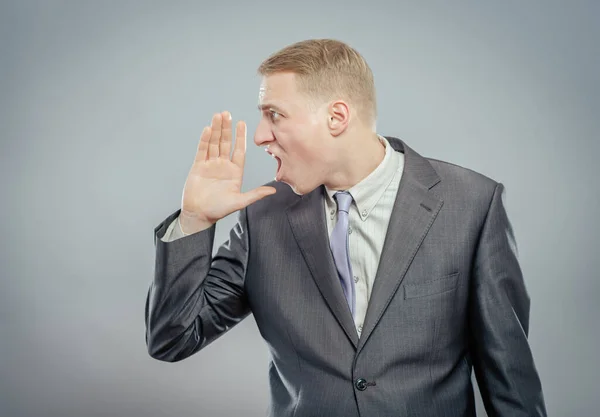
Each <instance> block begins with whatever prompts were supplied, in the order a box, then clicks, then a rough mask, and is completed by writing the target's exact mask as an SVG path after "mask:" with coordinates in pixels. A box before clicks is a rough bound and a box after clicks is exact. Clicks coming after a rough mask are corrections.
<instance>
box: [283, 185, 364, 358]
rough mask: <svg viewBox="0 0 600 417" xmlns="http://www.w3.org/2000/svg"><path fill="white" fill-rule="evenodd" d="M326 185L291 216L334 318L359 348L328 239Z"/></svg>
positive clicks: (292, 210) (298, 204)
mask: <svg viewBox="0 0 600 417" xmlns="http://www.w3.org/2000/svg"><path fill="white" fill-rule="evenodd" d="M323 192H324V188H323V186H321V187H319V188H317V189H316V190H314V191H312V192H311V193H309V194H306V195H305V196H303V197H302V198H301V199H300V200H299V201H298V202H296V203H295V204H292V205H291V206H290V207H288V209H287V210H286V211H287V216H288V220H289V222H290V225H291V228H292V232H293V234H294V237H295V239H296V242H297V243H298V246H299V247H300V251H301V252H302V256H303V257H304V260H305V261H306V263H307V265H308V268H309V269H310V272H311V274H312V277H313V278H314V280H315V282H316V284H317V286H318V287H319V291H320V292H321V294H322V295H323V298H324V299H325V301H326V302H327V305H328V306H329V308H330V309H331V311H332V313H333V315H334V316H335V318H336V319H337V321H338V322H339V323H340V326H341V327H342V329H344V332H345V333H346V335H347V336H348V338H349V339H350V341H351V342H352V344H353V345H354V347H355V348H356V347H357V345H358V334H357V333H356V329H355V327H354V321H353V319H352V315H351V313H350V309H349V308H348V304H347V302H346V299H345V298H344V293H343V292H342V286H341V285H340V282H339V279H338V274H337V270H336V268H335V263H334V261H333V256H332V255H331V249H330V248H329V237H328V236H327V224H326V223H325V211H324V207H323V198H324V195H323Z"/></svg>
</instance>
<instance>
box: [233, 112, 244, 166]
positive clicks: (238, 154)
mask: <svg viewBox="0 0 600 417" xmlns="http://www.w3.org/2000/svg"><path fill="white" fill-rule="evenodd" d="M245 159H246V123H244V122H242V121H241V120H240V121H239V122H237V124H236V126H235V148H234V149H233V155H232V156H231V161H232V162H233V163H234V164H236V165H237V166H239V167H240V168H241V169H242V170H243V169H244V160H245Z"/></svg>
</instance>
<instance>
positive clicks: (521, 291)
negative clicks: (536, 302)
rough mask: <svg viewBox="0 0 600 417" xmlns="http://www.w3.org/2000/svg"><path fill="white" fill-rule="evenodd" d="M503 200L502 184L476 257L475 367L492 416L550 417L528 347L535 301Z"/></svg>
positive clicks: (472, 318) (472, 321)
mask: <svg viewBox="0 0 600 417" xmlns="http://www.w3.org/2000/svg"><path fill="white" fill-rule="evenodd" d="M504 196H505V189H504V186H503V185H502V184H497V185H496V189H495V190H494V194H493V197H492V200H491V203H490V206H489V209H488V213H487V216H486V219H485V222H484V224H483V228H482V231H481V235H480V238H479V243H478V247H477V253H476V256H475V263H474V270H473V281H472V292H471V305H470V326H471V342H472V349H471V352H472V359H473V367H474V371H475V375H476V378H477V383H478V385H479V388H480V392H481V397H482V399H483V402H484V405H485V409H486V411H487V414H488V416H490V417H504V416H511V417H512V416H546V408H545V405H544V397H543V393H542V386H541V382H540V378H539V376H538V373H537V371H536V368H535V364H534V360H533V356H532V352H531V349H530V346H529V343H528V332H529V308H530V298H529V295H528V293H527V290H526V287H525V283H524V280H523V275H522V272H521V268H520V266H519V263H518V260H517V250H516V244H515V239H514V234H513V230H512V226H511V224H510V222H509V220H508V217H507V214H506V210H505V208H504V204H503V199H504Z"/></svg>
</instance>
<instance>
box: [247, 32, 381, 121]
mask: <svg viewBox="0 0 600 417" xmlns="http://www.w3.org/2000/svg"><path fill="white" fill-rule="evenodd" d="M278 72H292V73H294V74H296V80H297V81H298V89H299V90H300V91H301V92H303V93H305V94H307V95H308V96H309V97H310V98H312V99H316V100H321V102H324V101H327V100H333V99H344V100H347V101H348V102H350V103H352V104H354V105H355V106H356V107H357V108H358V112H357V113H358V117H359V118H360V119H362V120H363V122H365V123H366V124H367V125H374V124H375V119H376V117H377V104H376V97H375V82H374V79H373V73H372V71H371V68H369V65H368V64H367V62H366V61H365V59H364V58H363V57H362V55H361V54H359V53H358V52H357V51H356V50H355V49H353V48H351V47H350V46H349V45H347V44H345V43H343V42H340V41H337V40H333V39H310V40H305V41H300V42H297V43H294V44H292V45H289V46H286V47H285V48H283V49H281V50H279V51H278V52H275V53H274V54H272V55H271V56H270V57H268V58H267V59H266V60H265V61H263V62H262V64H260V66H259V67H258V73H259V74H260V75H262V76H268V75H271V74H275V73H278Z"/></svg>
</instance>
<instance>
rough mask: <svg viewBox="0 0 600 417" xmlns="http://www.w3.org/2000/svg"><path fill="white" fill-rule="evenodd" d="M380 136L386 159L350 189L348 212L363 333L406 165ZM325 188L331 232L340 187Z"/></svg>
mask: <svg viewBox="0 0 600 417" xmlns="http://www.w3.org/2000/svg"><path fill="white" fill-rule="evenodd" d="M379 140H380V141H381V142H382V143H383V145H384V146H385V156H384V158H383V161H381V163H380V164H379V165H378V166H377V168H375V170H374V171H373V172H371V173H370V174H369V175H368V176H367V177H365V178H364V179H363V180H362V181H360V182H359V183H358V184H356V185H354V186H353V187H352V188H350V189H348V190H346V191H348V192H349V193H350V194H351V195H352V198H353V201H352V204H351V205H350V210H349V214H348V250H349V256H350V265H351V266H352V275H353V276H354V283H355V284H354V285H355V287H356V312H355V316H354V325H355V326H356V331H357V332H358V335H359V336H360V334H361V332H362V326H363V322H364V320H365V315H366V313H367V305H368V304H369V299H370V297H371V290H372V289H373V282H374V281H375V275H376V274H377V268H378V266H379V258H380V257H381V251H382V250H383V242H384V240H385V235H386V233H387V228H388V224H389V222H390V216H391V214H392V209H393V207H394V201H395V200H396V194H397V192H398V187H399V185H400V179H401V177H402V171H403V168H404V154H403V153H400V152H396V151H394V149H393V148H392V147H391V146H390V144H389V142H388V141H387V139H385V138H384V137H383V136H379ZM325 189H326V191H327V193H326V194H325V215H326V218H327V231H328V234H329V236H331V232H332V231H333V228H334V227H335V223H336V221H337V216H336V213H337V204H336V202H335V200H334V199H333V195H334V194H335V193H336V192H337V190H330V189H328V188H327V187H325Z"/></svg>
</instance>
